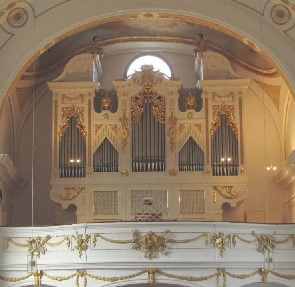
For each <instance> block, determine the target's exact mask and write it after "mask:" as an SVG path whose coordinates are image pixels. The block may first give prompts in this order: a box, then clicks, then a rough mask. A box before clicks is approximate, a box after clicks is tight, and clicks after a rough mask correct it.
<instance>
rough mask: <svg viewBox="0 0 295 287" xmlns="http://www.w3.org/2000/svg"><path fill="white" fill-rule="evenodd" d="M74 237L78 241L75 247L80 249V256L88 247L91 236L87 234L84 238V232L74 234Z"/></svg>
mask: <svg viewBox="0 0 295 287" xmlns="http://www.w3.org/2000/svg"><path fill="white" fill-rule="evenodd" d="M72 237H73V238H74V240H75V241H76V245H75V249H76V250H78V252H79V257H81V256H82V252H83V251H86V250H87V249H88V242H89V239H90V237H91V236H90V235H88V234H86V235H85V238H83V234H77V236H74V235H72Z"/></svg>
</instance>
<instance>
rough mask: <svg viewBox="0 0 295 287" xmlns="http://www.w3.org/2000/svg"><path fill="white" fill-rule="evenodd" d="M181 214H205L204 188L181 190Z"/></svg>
mask: <svg viewBox="0 0 295 287" xmlns="http://www.w3.org/2000/svg"><path fill="white" fill-rule="evenodd" d="M179 198H180V214H205V213H206V206H205V191H204V190H180V191H179Z"/></svg>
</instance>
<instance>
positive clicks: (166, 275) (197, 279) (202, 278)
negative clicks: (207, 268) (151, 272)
mask: <svg viewBox="0 0 295 287" xmlns="http://www.w3.org/2000/svg"><path fill="white" fill-rule="evenodd" d="M156 273H159V274H161V275H163V276H165V277H169V278H173V279H179V280H184V281H204V280H208V279H211V278H214V277H215V276H218V275H220V274H219V270H218V271H216V272H215V273H213V274H210V275H207V276H200V277H194V276H182V275H176V274H170V273H166V272H164V271H161V270H158V269H156Z"/></svg>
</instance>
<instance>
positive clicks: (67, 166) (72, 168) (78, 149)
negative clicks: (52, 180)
mask: <svg viewBox="0 0 295 287" xmlns="http://www.w3.org/2000/svg"><path fill="white" fill-rule="evenodd" d="M68 123H69V126H68V128H67V129H66V131H65V132H64V134H63V136H62V138H61V140H60V143H59V176H60V177H85V174H86V143H85V139H84V137H83V136H82V134H81V133H80V131H79V128H78V127H77V119H76V117H74V116H72V117H69V119H68Z"/></svg>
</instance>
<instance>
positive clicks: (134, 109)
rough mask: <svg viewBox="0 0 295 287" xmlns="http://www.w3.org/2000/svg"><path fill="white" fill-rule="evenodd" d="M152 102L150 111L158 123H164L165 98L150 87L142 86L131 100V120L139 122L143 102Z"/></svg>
mask: <svg viewBox="0 0 295 287" xmlns="http://www.w3.org/2000/svg"><path fill="white" fill-rule="evenodd" d="M147 103H151V104H152V113H153V115H154V117H155V118H156V119H157V121H158V122H160V123H165V99H164V98H163V97H161V96H160V95H158V93H157V92H156V91H155V90H153V89H151V88H144V89H142V91H141V92H140V93H139V94H138V95H136V96H134V97H133V98H132V100H131V121H132V123H139V122H140V119H141V115H142V113H143V109H144V108H143V106H144V104H147Z"/></svg>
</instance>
